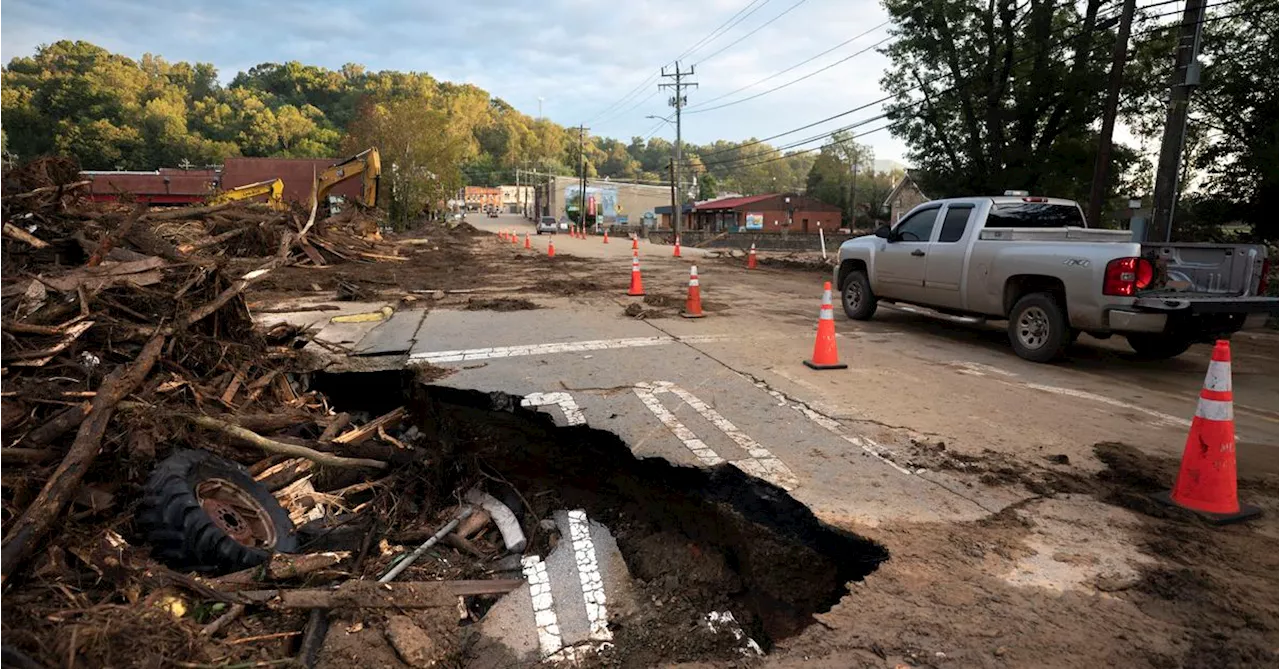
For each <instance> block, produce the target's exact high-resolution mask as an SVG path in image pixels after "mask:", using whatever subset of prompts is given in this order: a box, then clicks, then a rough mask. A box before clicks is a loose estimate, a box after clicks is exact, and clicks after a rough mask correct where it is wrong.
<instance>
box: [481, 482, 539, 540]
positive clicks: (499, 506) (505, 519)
mask: <svg viewBox="0 0 1280 669" xmlns="http://www.w3.org/2000/svg"><path fill="white" fill-rule="evenodd" d="M466 500H467V501H468V502H470V503H472V504H475V505H476V506H479V507H480V508H482V509H484V510H485V511H488V512H489V517H490V518H493V524H494V525H497V526H498V531H499V532H501V533H502V543H504V544H506V546H507V550H509V551H511V552H512V553H523V552H524V547H525V546H526V545H528V543H529V542H528V541H527V540H526V539H525V538H524V531H523V530H521V529H520V521H519V520H516V514H515V513H514V512H512V511H511V509H510V508H508V507H507V505H506V504H503V503H502V502H499V501H498V499H497V498H496V497H494V496H493V495H490V494H489V493H487V492H484V491H483V490H480V489H479V488H472V489H471V490H470V491H468V492H467V497H466Z"/></svg>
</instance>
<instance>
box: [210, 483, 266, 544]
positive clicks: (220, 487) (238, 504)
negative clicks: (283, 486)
mask: <svg viewBox="0 0 1280 669" xmlns="http://www.w3.org/2000/svg"><path fill="white" fill-rule="evenodd" d="M196 499H197V500H198V501H199V502H200V507H201V508H203V509H204V510H205V513H208V514H209V517H210V518H211V519H213V524H214V525H217V526H218V528H219V529H221V530H222V531H223V532H226V533H227V536H229V537H231V538H232V539H235V540H236V541H238V542H239V543H241V544H244V545H245V546H250V547H254V548H266V549H270V548H273V547H274V546H275V545H276V526H275V523H273V522H271V516H270V515H269V514H268V513H267V510H266V509H265V508H263V506H262V504H260V503H258V500H256V499H254V498H253V496H252V495H250V494H249V493H247V492H245V491H244V489H243V488H241V487H240V486H238V485H236V484H234V483H232V482H230V481H228V480H226V479H205V480H203V481H201V482H200V483H199V484H198V485H196Z"/></svg>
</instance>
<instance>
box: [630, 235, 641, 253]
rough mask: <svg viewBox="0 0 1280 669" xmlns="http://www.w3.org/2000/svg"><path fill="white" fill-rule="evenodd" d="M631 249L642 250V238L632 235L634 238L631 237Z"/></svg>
mask: <svg viewBox="0 0 1280 669" xmlns="http://www.w3.org/2000/svg"><path fill="white" fill-rule="evenodd" d="M631 250H632V251H639V250H640V238H639V237H632V238H631Z"/></svg>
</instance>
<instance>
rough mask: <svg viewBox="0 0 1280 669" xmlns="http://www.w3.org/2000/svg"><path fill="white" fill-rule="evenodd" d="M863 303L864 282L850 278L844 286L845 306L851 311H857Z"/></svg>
mask: <svg viewBox="0 0 1280 669" xmlns="http://www.w3.org/2000/svg"><path fill="white" fill-rule="evenodd" d="M861 304H862V284H860V283H858V282H857V281H856V280H853V279H850V280H849V282H848V285H846V286H845V287H844V306H845V308H846V309H848V310H849V311H857V310H858V306H859V305H861Z"/></svg>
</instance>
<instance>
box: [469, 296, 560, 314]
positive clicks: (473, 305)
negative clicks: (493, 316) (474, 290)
mask: <svg viewBox="0 0 1280 669" xmlns="http://www.w3.org/2000/svg"><path fill="white" fill-rule="evenodd" d="M541 308H542V305H540V304H538V303H536V302H532V301H530V300H526V299H524V298H522V297H493V298H486V297H473V298H470V299H468V300H467V306H466V309H467V311H528V310H530V309H541Z"/></svg>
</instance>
